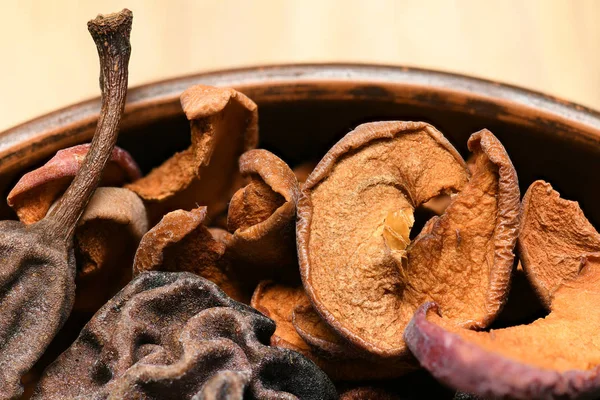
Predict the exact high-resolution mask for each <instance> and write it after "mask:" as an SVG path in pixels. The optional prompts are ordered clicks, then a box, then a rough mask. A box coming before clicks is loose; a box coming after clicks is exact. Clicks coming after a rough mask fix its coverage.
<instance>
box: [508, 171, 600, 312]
mask: <svg viewBox="0 0 600 400" xmlns="http://www.w3.org/2000/svg"><path fill="white" fill-rule="evenodd" d="M595 252H600V234H598V232H596V230H595V229H594V227H593V226H592V224H590V222H589V221H588V220H587V218H586V217H585V215H583V211H581V209H580V208H579V205H578V204H577V202H574V201H568V200H564V199H561V198H560V194H559V193H558V192H557V191H555V190H553V189H552V186H550V184H549V183H546V182H544V181H535V182H534V183H532V184H531V186H530V187H529V189H528V190H527V193H525V196H524V197H523V227H522V228H521V234H520V235H519V253H520V257H521V261H522V263H523V268H524V270H525V271H526V272H527V274H528V276H529V278H530V282H531V283H532V285H533V287H534V289H535V291H536V293H537V294H538V296H539V297H540V299H542V301H543V302H544V304H545V305H546V307H549V306H550V303H551V301H552V296H553V294H554V292H555V291H556V290H557V289H558V288H559V287H560V286H562V284H563V282H564V281H565V280H567V281H568V280H571V279H573V278H575V277H576V276H577V275H578V274H579V269H580V268H581V256H582V255H583V254H586V253H595Z"/></svg>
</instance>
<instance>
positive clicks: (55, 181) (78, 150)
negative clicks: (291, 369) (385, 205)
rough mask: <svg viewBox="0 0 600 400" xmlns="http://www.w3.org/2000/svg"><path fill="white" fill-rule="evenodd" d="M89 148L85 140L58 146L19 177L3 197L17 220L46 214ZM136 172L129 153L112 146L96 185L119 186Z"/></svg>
mask: <svg viewBox="0 0 600 400" xmlns="http://www.w3.org/2000/svg"><path fill="white" fill-rule="evenodd" d="M89 148H90V145H89V144H80V145H78V146H73V147H69V148H68V149H63V150H59V151H58V152H57V153H56V155H55V156H54V157H52V158H51V159H50V161H48V162H47V163H46V164H44V165H43V166H42V167H40V168H38V169H36V170H33V171H31V172H29V173H27V174H25V175H23V177H22V178H21V179H19V182H17V184H16V185H15V187H14V188H13V189H12V190H11V191H10V193H9V194H8V198H7V201H8V205H9V206H11V207H12V208H13V209H14V210H15V212H16V213H17V216H18V217H19V220H20V221H21V222H23V223H24V224H26V225H29V224H33V223H34V222H38V221H39V220H41V219H42V218H44V217H45V216H46V213H47V212H48V210H49V209H50V206H51V205H52V204H53V203H54V201H55V200H56V199H58V197H59V196H60V195H61V194H63V193H64V192H65V190H67V187H68V186H69V184H70V183H71V182H72V181H73V178H74V177H75V174H77V171H78V170H79V168H80V167H81V164H82V163H83V159H84V158H85V156H86V154H87V153H88V150H89ZM140 176H141V172H140V169H139V167H138V166H137V164H136V163H135V161H134V160H133V158H131V155H129V153H128V152H126V151H125V150H123V149H121V148H119V147H115V148H114V149H113V151H112V155H111V158H110V160H109V162H108V163H107V164H106V168H105V169H104V172H103V174H102V179H101V180H100V183H99V186H121V185H122V184H124V183H126V182H132V181H134V180H136V179H138V178H139V177H140Z"/></svg>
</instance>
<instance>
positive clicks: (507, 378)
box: [405, 181, 600, 399]
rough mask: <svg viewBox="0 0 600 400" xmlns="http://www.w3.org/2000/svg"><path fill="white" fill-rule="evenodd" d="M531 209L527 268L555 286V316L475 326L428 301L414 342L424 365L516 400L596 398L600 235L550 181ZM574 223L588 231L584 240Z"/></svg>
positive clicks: (599, 382)
mask: <svg viewBox="0 0 600 400" xmlns="http://www.w3.org/2000/svg"><path fill="white" fill-rule="evenodd" d="M524 208H525V209H528V211H527V212H525V213H524V214H523V229H522V232H521V234H520V248H521V251H522V252H523V251H525V252H526V254H527V257H528V259H527V262H523V268H524V269H525V271H526V273H527V275H528V278H529V279H530V281H532V282H537V283H539V282H547V283H549V285H548V286H549V287H553V288H555V289H554V291H553V292H552V296H547V297H546V299H547V305H548V306H549V308H550V310H551V311H550V314H548V315H547V316H546V317H544V318H540V319H538V320H536V321H534V322H533V323H531V324H528V325H520V326H513V327H509V328H504V329H497V330H492V331H490V332H475V331H471V330H467V329H463V328H461V327H458V326H456V325H455V324H453V323H452V322H451V321H449V320H448V319H446V318H442V317H441V316H440V313H439V312H436V311H438V310H437V307H436V306H435V305H434V304H433V303H427V304H424V305H423V306H422V307H421V308H420V309H419V310H418V312H417V313H416V314H415V316H414V318H413V320H412V321H411V323H410V324H409V327H408V328H407V329H406V332H405V338H406V341H407V343H408V345H409V347H410V349H411V350H412V352H413V353H414V354H415V356H416V357H417V358H418V359H419V361H420V362H421V365H422V366H424V367H425V368H427V369H428V370H429V371H430V372H431V373H432V374H433V375H434V376H436V377H437V378H438V379H440V380H441V381H442V382H444V383H446V384H448V385H450V386H452V387H455V388H458V389H459V390H462V391H466V392H471V393H475V394H477V395H480V396H484V397H488V396H489V397H508V398H515V399H529V398H579V397H585V398H595V397H596V396H598V395H599V394H600V341H599V340H598V335H597V332H598V329H599V328H600V313H597V312H594V309H593V308H590V305H593V304H598V302H599V301H600V254H599V253H592V254H590V253H587V250H589V249H590V248H593V247H594V245H598V244H600V242H596V243H594V241H595V240H597V239H596V238H598V234H597V233H596V231H595V230H593V228H591V229H592V230H593V231H592V232H590V231H589V229H590V227H591V225H589V223H588V222H587V220H585V217H583V215H582V212H581V210H580V209H579V207H578V205H577V204H576V203H574V202H567V201H566V200H563V199H561V198H560V197H559V196H558V193H556V192H554V191H553V190H552V188H551V187H550V186H549V185H548V184H546V183H544V182H540V181H538V182H535V183H533V184H532V185H531V186H530V188H529V190H528V191H527V194H526V195H525V197H524ZM558 214H561V215H558ZM557 221H561V224H562V225H563V226H564V232H565V234H564V236H561V235H560V230H559V229H556V228H558V226H556V225H555V223H556V222H557ZM573 227H583V228H585V229H588V231H587V233H588V234H586V235H584V236H581V237H580V238H576V237H574V236H573V233H574V232H573ZM534 229H535V230H536V232H531V230H534ZM545 232H546V233H547V234H546V235H545V234H544V233H545ZM576 236H577V235H576ZM522 238H525V240H522ZM534 238H535V240H534ZM534 247H535V251H532V250H533V248H534ZM560 249H564V258H561V257H559V255H558V254H559V251H560ZM578 251H579V252H580V253H579V256H578V257H577V256H576V252H578ZM576 259H578V261H577V263H578V265H577V266H576V267H575V268H574V265H573V263H574V262H575V260H576ZM557 260H561V261H562V260H565V262H559V263H557V262H556V261H557ZM532 266H534V268H531V267H532ZM574 269H575V270H577V272H576V273H574V272H573V271H574ZM542 293H543V294H547V293H548V292H542ZM441 314H442V315H443V312H442V313H441Z"/></svg>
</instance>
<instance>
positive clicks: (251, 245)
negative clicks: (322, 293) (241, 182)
mask: <svg viewBox="0 0 600 400" xmlns="http://www.w3.org/2000/svg"><path fill="white" fill-rule="evenodd" d="M240 172H241V173H242V175H243V176H246V177H249V178H250V182H249V183H248V185H246V186H245V187H243V188H242V189H240V190H238V191H237V192H236V193H235V195H234V196H233V198H232V199H231V202H230V204H229V213H228V216H227V225H228V229H229V231H230V232H232V237H231V241H230V243H228V251H230V252H231V255H232V256H233V257H234V258H235V259H236V260H237V262H239V263H241V264H245V265H247V266H248V271H247V272H248V273H250V274H251V275H252V278H253V279H265V278H275V277H279V276H281V275H286V274H287V275H294V276H297V256H296V236H295V224H296V203H297V201H298V196H299V188H298V181H297V180H296V177H295V176H294V173H293V172H292V170H291V169H290V168H289V167H288V165H287V164H286V163H285V162H283V161H282V160H281V159H280V158H279V157H277V156H275V155H274V154H272V153H270V152H268V151H266V150H251V151H248V152H246V153H244V154H243V155H242V157H240ZM286 267H287V268H286Z"/></svg>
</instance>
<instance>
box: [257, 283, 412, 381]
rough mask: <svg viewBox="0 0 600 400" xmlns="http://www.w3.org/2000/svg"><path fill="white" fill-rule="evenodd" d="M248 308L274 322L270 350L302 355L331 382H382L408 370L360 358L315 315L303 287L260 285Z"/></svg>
mask: <svg viewBox="0 0 600 400" xmlns="http://www.w3.org/2000/svg"><path fill="white" fill-rule="evenodd" d="M250 304H251V306H252V307H254V308H256V309H257V310H259V311H260V312H262V313H263V314H265V315H266V316H267V317H269V318H271V319H273V320H274V321H275V323H276V325H277V329H276V330H275V333H274V334H273V336H271V345H272V346H277V347H282V348H285V349H291V350H295V351H297V352H299V353H301V354H302V355H304V356H306V357H308V358H309V359H311V360H312V361H314V363H315V364H317V365H318V366H319V367H321V368H322V369H323V371H325V372H326V373H327V375H328V376H329V377H330V378H331V379H333V380H334V381H346V380H365V379H384V378H386V377H394V376H397V375H398V374H399V373H398V371H405V370H407V369H410V368H411V365H408V364H407V363H403V362H392V363H382V362H372V361H371V360H368V359H365V358H363V357H361V356H362V355H361V354H360V353H357V352H356V351H355V350H354V349H353V348H352V347H350V346H348V344H347V343H345V342H344V341H343V339H341V338H339V337H338V336H337V335H336V334H335V333H334V332H332V331H331V329H330V328H329V327H328V326H327V324H325V323H324V322H323V320H322V319H321V318H320V317H319V316H318V314H316V312H315V311H314V310H313V308H312V306H311V305H310V301H309V300H308V297H307V296H306V293H305V292H304V289H303V288H302V286H296V287H294V286H288V285H282V284H276V283H273V282H267V281H263V282H261V283H260V284H259V285H258V286H257V288H256V290H255V291H254V295H253V296H252V302H251V303H250ZM413 369H414V368H413Z"/></svg>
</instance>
